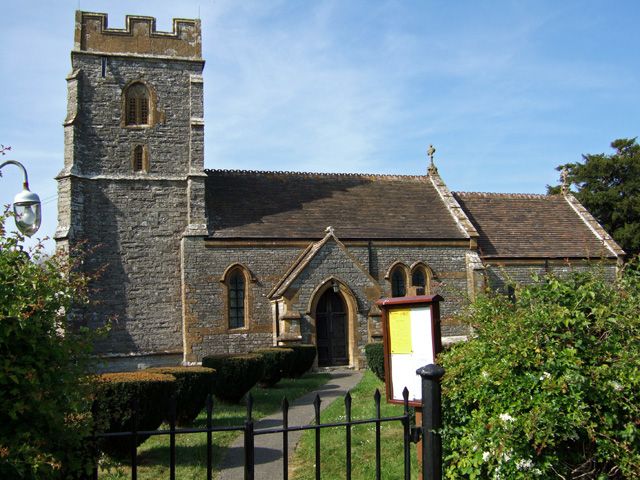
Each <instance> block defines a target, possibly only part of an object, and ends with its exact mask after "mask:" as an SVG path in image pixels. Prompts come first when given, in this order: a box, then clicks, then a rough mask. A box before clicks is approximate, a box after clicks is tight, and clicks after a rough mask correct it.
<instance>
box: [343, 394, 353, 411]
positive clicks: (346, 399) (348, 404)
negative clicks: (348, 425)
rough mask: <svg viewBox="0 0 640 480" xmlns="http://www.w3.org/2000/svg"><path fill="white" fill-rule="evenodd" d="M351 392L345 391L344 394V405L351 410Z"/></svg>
mask: <svg viewBox="0 0 640 480" xmlns="http://www.w3.org/2000/svg"><path fill="white" fill-rule="evenodd" d="M351 401H352V399H351V393H350V392H347V394H346V395H345V396H344V406H345V408H348V409H349V410H351Z"/></svg>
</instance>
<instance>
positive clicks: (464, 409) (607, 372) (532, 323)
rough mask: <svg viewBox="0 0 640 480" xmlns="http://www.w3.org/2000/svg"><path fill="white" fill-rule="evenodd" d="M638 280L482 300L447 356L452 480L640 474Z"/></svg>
mask: <svg viewBox="0 0 640 480" xmlns="http://www.w3.org/2000/svg"><path fill="white" fill-rule="evenodd" d="M638 318H640V272H639V271H638V269H637V268H627V269H626V270H625V272H624V275H623V276H622V278H620V279H619V280H618V281H617V282H611V280H610V279H607V278H604V277H603V276H601V275H597V274H595V273H580V274H577V273H576V274H572V275H570V276H569V277H568V278H565V279H559V278H556V277H553V276H548V277H544V278H539V279H537V281H536V283H534V284H533V285H530V286H527V287H523V288H521V289H518V290H517V295H516V299H515V300H510V299H509V298H507V297H506V296H500V295H493V296H485V297H482V298H479V299H478V300H477V301H476V302H475V303H474V304H473V305H472V306H471V308H470V312H469V315H468V318H467V321H468V322H469V323H470V324H471V325H473V326H474V327H475V336H474V338H473V339H471V340H470V341H468V342H466V343H464V344H458V345H456V346H454V347H453V348H452V349H451V350H449V351H447V352H445V353H444V354H442V355H441V357H440V361H441V364H442V365H443V366H444V368H445V370H446V373H445V377H444V379H443V393H442V397H443V416H444V429H443V448H444V452H445V474H446V478H449V479H461V478H465V479H474V478H505V479H532V478H566V479H569V478H573V479H575V478H584V479H606V478H615V479H635V478H639V476H640V369H638V366H639V365H640V322H639V321H638Z"/></svg>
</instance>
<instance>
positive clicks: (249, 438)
mask: <svg viewBox="0 0 640 480" xmlns="http://www.w3.org/2000/svg"><path fill="white" fill-rule="evenodd" d="M403 395H404V399H405V400H404V410H403V413H402V415H397V416H390V417H383V416H381V414H380V410H381V409H380V403H381V395H380V392H379V391H378V390H376V392H375V394H374V403H375V411H376V414H375V417H373V418H367V419H353V418H352V412H351V403H352V400H351V394H349V393H347V394H346V395H345V396H344V404H345V420H344V421H343V422H331V423H322V421H321V416H320V405H321V399H320V395H316V397H315V400H314V401H313V407H314V410H315V421H314V423H311V424H308V425H294V426H291V425H289V401H288V400H287V399H286V398H284V399H283V401H282V426H281V427H273V428H255V427H256V424H255V420H254V419H253V397H252V396H251V395H250V394H249V396H248V397H247V412H246V417H245V420H244V423H243V425H235V426H218V425H214V424H213V400H212V398H211V396H209V397H207V403H206V409H205V410H206V427H204V428H179V429H178V428H176V424H175V421H176V403H175V399H173V400H172V401H171V406H170V414H169V428H168V429H162V430H153V431H138V429H137V424H138V422H137V419H138V416H139V407H138V405H137V403H136V404H134V406H133V413H132V414H133V425H134V427H133V430H132V431H129V432H105V433H98V432H96V433H95V434H94V435H93V440H94V443H96V442H97V440H99V439H100V438H113V437H122V438H123V439H124V438H127V437H128V439H129V443H130V445H131V449H130V455H131V456H130V459H131V479H132V480H137V477H138V455H137V443H138V436H140V435H145V436H158V435H161V436H168V437H169V478H170V480H175V478H176V437H177V436H178V435H187V434H194V433H206V434H207V443H206V449H207V455H206V463H207V476H206V478H207V480H211V478H212V477H213V436H214V433H216V432H228V431H239V432H243V433H244V478H245V479H246V480H253V479H254V476H255V448H254V442H255V437H257V436H259V435H271V434H281V435H282V478H283V480H288V478H289V472H288V471H289V458H288V450H289V434H290V433H291V432H299V431H304V430H314V431H315V473H316V479H320V476H321V451H320V442H321V435H320V432H321V430H323V429H326V428H344V429H345V450H346V452H345V453H346V466H345V478H346V479H347V480H350V479H351V473H352V463H351V449H352V427H354V426H355V425H365V424H375V449H376V467H375V469H376V479H380V472H381V468H382V458H381V454H380V450H381V449H380V442H381V425H382V424H383V423H385V422H394V421H398V422H401V423H402V425H403V437H404V438H403V450H404V478H405V479H406V480H409V479H410V478H411V451H410V443H411V423H410V422H411V412H410V411H409V404H408V395H409V392H408V391H407V390H406V389H405V391H404V392H403ZM125 441H126V440H125ZM98 476H99V472H98V466H97V465H96V467H95V468H94V472H93V478H94V479H96V480H97V479H98Z"/></svg>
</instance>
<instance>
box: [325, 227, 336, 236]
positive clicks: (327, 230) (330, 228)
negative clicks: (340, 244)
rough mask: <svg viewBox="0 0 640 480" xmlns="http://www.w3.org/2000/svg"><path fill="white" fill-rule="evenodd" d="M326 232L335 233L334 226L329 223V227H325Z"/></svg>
mask: <svg viewBox="0 0 640 480" xmlns="http://www.w3.org/2000/svg"><path fill="white" fill-rule="evenodd" d="M324 231H325V233H328V234H330V235H333V234H334V233H333V227H332V226H331V225H329V226H328V227H327V228H325V229H324Z"/></svg>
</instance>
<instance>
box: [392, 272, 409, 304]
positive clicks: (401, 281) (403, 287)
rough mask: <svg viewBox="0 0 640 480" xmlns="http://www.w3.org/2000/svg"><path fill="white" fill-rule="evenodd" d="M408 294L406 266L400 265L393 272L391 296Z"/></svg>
mask: <svg viewBox="0 0 640 480" xmlns="http://www.w3.org/2000/svg"><path fill="white" fill-rule="evenodd" d="M406 294H407V281H406V277H405V273H404V268H402V267H401V266H400V265H398V266H397V267H396V268H394V269H393V271H392V272H391V296H392V297H404V296H405V295H406Z"/></svg>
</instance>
